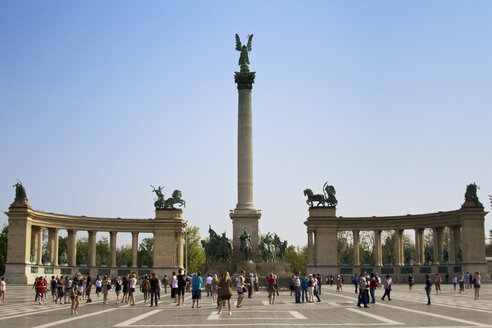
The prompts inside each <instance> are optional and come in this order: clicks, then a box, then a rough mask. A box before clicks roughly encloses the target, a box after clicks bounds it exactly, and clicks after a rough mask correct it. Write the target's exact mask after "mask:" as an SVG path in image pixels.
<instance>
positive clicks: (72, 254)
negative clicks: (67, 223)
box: [67, 230, 77, 267]
mask: <svg viewBox="0 0 492 328" xmlns="http://www.w3.org/2000/svg"><path fill="white" fill-rule="evenodd" d="M67 232H68V245H67V248H68V249H67V252H68V254H67V257H68V265H69V266H73V267H74V266H77V230H68V231H67Z"/></svg>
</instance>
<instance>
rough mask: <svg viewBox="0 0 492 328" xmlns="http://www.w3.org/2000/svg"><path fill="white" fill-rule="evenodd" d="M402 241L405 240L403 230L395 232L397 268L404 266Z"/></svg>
mask: <svg viewBox="0 0 492 328" xmlns="http://www.w3.org/2000/svg"><path fill="white" fill-rule="evenodd" d="M402 239H403V230H396V231H395V257H396V259H395V264H394V265H395V266H401V265H402V257H403V254H402Z"/></svg>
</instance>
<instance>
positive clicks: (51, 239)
mask: <svg viewBox="0 0 492 328" xmlns="http://www.w3.org/2000/svg"><path fill="white" fill-rule="evenodd" d="M6 214H7V215H8V216H9V236H8V245H7V248H8V250H7V263H6V276H7V278H8V279H9V281H10V282H11V283H30V282H31V281H32V279H33V277H34V276H35V274H37V273H38V269H39V268H40V267H41V268H42V270H43V271H44V272H42V273H45V274H47V273H52V274H56V273H57V272H59V273H63V272H76V271H73V270H81V271H82V269H85V272H92V274H94V273H96V274H97V273H98V272H99V271H101V270H102V269H101V268H105V270H102V271H104V272H111V273H112V274H113V273H116V274H117V273H118V270H117V269H123V268H127V267H128V266H125V265H122V266H117V261H116V249H117V239H118V233H131V235H132V243H131V247H132V253H131V254H132V255H131V268H137V258H138V247H139V244H138V237H139V234H141V233H152V234H153V236H154V252H153V266H152V270H153V271H154V272H156V273H158V274H160V275H163V274H171V272H172V271H174V270H176V269H178V268H180V267H183V262H184V261H183V260H184V230H185V227H186V223H185V222H184V220H183V218H182V215H183V212H182V211H181V210H176V209H173V210H156V217H155V218H154V219H121V218H95V217H85V216H69V215H61V214H54V213H45V212H40V211H35V210H32V209H31V207H30V206H29V203H27V200H22V201H19V202H17V201H16V202H14V203H13V204H12V205H11V206H10V208H9V211H8V212H7V213H6ZM45 229H47V230H48V241H47V247H46V250H47V251H48V252H49V253H48V252H45V261H44V263H43V230H45ZM60 230H66V231H67V249H66V258H65V254H63V256H60V255H62V254H59V232H60ZM85 231H86V232H87V235H88V249H87V254H86V255H87V256H86V257H85V261H83V262H84V263H80V261H79V263H77V256H78V255H79V257H80V254H77V233H78V232H85ZM100 232H107V233H109V259H108V260H107V261H106V263H104V264H102V265H98V263H96V244H97V234H98V233H100ZM48 254H49V258H46V257H47V255H48ZM60 258H61V259H62V261H60V260H59V259H60ZM65 259H66V261H65ZM60 262H63V263H60ZM43 268H44V269H43ZM108 270H110V271H108Z"/></svg>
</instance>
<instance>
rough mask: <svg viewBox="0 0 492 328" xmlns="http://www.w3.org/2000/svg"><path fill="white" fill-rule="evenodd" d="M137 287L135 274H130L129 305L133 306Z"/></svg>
mask: <svg viewBox="0 0 492 328" xmlns="http://www.w3.org/2000/svg"><path fill="white" fill-rule="evenodd" d="M136 287H137V275H136V274H135V273H133V274H132V277H131V279H130V290H129V293H130V294H129V299H130V305H131V306H133V305H135V288H136Z"/></svg>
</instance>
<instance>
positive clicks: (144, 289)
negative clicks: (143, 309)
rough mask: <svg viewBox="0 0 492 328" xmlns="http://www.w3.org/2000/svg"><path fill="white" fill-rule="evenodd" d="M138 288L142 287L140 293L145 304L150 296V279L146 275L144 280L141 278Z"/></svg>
mask: <svg viewBox="0 0 492 328" xmlns="http://www.w3.org/2000/svg"><path fill="white" fill-rule="evenodd" d="M140 288H141V289H142V293H143V295H144V304H147V301H148V300H149V296H150V281H149V277H148V276H145V278H144V280H142V284H141V286H140Z"/></svg>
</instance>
